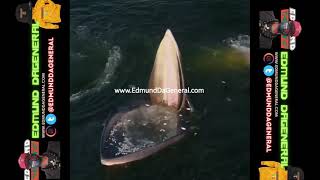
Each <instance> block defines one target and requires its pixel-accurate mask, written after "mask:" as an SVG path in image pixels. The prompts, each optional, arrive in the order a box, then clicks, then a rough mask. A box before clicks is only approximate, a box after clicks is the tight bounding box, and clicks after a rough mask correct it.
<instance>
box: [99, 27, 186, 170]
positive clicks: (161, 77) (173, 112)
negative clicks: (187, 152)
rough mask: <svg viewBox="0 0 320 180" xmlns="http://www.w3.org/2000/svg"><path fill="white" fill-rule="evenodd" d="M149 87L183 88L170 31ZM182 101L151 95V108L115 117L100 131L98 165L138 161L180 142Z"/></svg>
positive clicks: (172, 96)
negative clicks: (99, 159)
mask: <svg viewBox="0 0 320 180" xmlns="http://www.w3.org/2000/svg"><path fill="white" fill-rule="evenodd" d="M149 88H151V89H154V88H162V89H166V88H170V89H183V88H184V79H183V73H182V68H181V59H180V52H179V49H178V46H177V43H176V41H175V39H174V37H173V35H172V33H171V31H170V30H167V31H166V33H165V35H164V37H163V39H162V41H161V43H160V45H159V48H158V51H157V54H156V58H155V62H154V66H153V69H152V73H151V76H150V80H149ZM186 101H187V100H186V95H185V94H183V93H178V92H177V93H153V94H150V102H151V105H145V104H142V105H140V106H138V107H135V108H134V109H130V110H129V111H127V112H118V113H117V114H115V115H114V116H113V117H112V118H111V120H110V121H108V123H107V124H106V125H105V127H104V130H103V134H102V139H101V150H100V151H101V163H102V164H103V165H107V166H111V165H116V164H124V163H128V162H132V161H136V160H140V159H143V158H145V157H148V156H150V155H152V154H154V153H156V152H158V151H160V150H162V149H163V148H165V147H167V146H169V145H171V144H173V143H175V142H177V141H179V140H180V139H182V138H183V137H184V136H185V131H183V129H182V130H181V121H182V117H181V114H179V113H180V112H181V111H182V110H183V109H184V108H185V106H186V104H187V103H186Z"/></svg>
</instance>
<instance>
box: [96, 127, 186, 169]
mask: <svg viewBox="0 0 320 180" xmlns="http://www.w3.org/2000/svg"><path fill="white" fill-rule="evenodd" d="M184 136H185V133H182V134H180V135H177V136H175V137H173V138H171V139H169V140H167V141H165V142H163V143H161V144H158V145H155V146H151V147H148V148H145V149H143V150H140V151H137V152H134V153H131V154H128V155H125V156H121V157H115V158H109V159H107V158H106V159H101V164H103V165H106V166H114V165H121V164H126V163H129V162H134V161H138V160H141V159H144V158H147V157H149V156H151V155H153V154H155V153H157V152H159V151H161V150H163V149H164V148H166V147H167V146H170V145H172V144H175V143H177V142H178V141H180V140H181V139H183V137H184Z"/></svg>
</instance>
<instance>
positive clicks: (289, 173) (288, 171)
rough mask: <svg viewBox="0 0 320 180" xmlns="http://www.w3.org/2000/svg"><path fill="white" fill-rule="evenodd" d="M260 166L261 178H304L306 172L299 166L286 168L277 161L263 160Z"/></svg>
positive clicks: (300, 179) (282, 179)
mask: <svg viewBox="0 0 320 180" xmlns="http://www.w3.org/2000/svg"><path fill="white" fill-rule="evenodd" d="M261 165H262V166H263V167H260V168H259V174H260V178H259V179H260V180H270V179H275V180H304V172H303V170H302V169H301V168H299V167H294V166H288V167H287V168H284V167H282V166H281V164H280V163H279V162H276V161H262V162H261Z"/></svg>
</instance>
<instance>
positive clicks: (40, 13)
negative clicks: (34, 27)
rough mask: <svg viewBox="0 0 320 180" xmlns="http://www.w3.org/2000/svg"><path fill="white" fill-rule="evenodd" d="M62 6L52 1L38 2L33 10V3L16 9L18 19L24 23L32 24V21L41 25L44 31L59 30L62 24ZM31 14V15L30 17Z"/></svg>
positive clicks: (42, 0) (40, 0)
mask: <svg viewBox="0 0 320 180" xmlns="http://www.w3.org/2000/svg"><path fill="white" fill-rule="evenodd" d="M60 10H61V5H59V4H55V3H54V2H52V0H38V1H37V2H36V4H35V6H34V7H33V8H32V6H31V3H25V4H20V5H18V6H17V8H16V18H17V20H18V21H20V22H23V23H29V24H31V21H32V20H34V21H35V22H37V23H39V26H40V27H41V28H44V29H58V28H59V25H57V24H55V23H60V22H61V18H60ZM30 14H31V15H30Z"/></svg>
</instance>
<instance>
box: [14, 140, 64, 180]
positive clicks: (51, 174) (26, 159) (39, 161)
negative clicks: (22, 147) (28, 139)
mask: <svg viewBox="0 0 320 180" xmlns="http://www.w3.org/2000/svg"><path fill="white" fill-rule="evenodd" d="M18 163H19V166H20V168H21V169H29V170H32V169H35V168H40V169H41V171H42V172H44V173H45V176H46V179H60V168H61V161H60V142H59V141H49V142H48V146H47V149H46V151H45V152H44V153H42V154H36V153H31V152H29V153H22V154H21V155H20V156H19V159H18Z"/></svg>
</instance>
